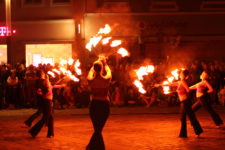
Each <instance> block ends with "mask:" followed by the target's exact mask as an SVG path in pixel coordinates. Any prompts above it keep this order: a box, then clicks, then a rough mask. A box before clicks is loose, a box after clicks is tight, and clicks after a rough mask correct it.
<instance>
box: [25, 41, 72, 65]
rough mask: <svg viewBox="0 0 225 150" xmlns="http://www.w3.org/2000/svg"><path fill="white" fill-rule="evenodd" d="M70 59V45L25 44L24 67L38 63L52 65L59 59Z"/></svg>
mask: <svg viewBox="0 0 225 150" xmlns="http://www.w3.org/2000/svg"><path fill="white" fill-rule="evenodd" d="M69 58H72V44H27V45H26V66H29V65H31V64H33V65H34V66H37V65H38V64H39V63H42V64H47V63H50V64H52V65H54V64H55V63H59V62H60V60H61V59H69Z"/></svg>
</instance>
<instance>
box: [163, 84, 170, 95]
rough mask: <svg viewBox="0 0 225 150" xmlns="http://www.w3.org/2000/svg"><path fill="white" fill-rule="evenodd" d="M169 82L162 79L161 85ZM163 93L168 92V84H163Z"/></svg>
mask: <svg viewBox="0 0 225 150" xmlns="http://www.w3.org/2000/svg"><path fill="white" fill-rule="evenodd" d="M168 84H169V82H168V81H164V82H163V85H168ZM163 93H164V94H169V93H170V87H169V86H163Z"/></svg>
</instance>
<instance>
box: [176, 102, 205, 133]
mask: <svg viewBox="0 0 225 150" xmlns="http://www.w3.org/2000/svg"><path fill="white" fill-rule="evenodd" d="M191 105H192V102H191V100H190V99H186V100H184V101H182V102H181V104H180V113H181V118H180V119H181V129H180V135H179V136H180V137H187V121H186V116H188V117H189V120H190V122H191V125H192V126H193V128H194V131H195V134H196V135H199V134H201V133H202V132H203V130H202V127H201V125H200V124H199V122H198V120H197V118H196V116H195V113H194V111H193V110H192V108H191Z"/></svg>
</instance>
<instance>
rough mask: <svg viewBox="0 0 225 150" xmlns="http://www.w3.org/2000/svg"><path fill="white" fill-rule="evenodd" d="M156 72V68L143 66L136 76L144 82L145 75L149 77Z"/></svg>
mask: <svg viewBox="0 0 225 150" xmlns="http://www.w3.org/2000/svg"><path fill="white" fill-rule="evenodd" d="M153 72H154V66H152V65H148V66H145V67H144V66H141V67H140V68H139V69H138V70H137V71H136V74H137V76H138V79H139V80H143V76H144V75H148V74H149V73H153Z"/></svg>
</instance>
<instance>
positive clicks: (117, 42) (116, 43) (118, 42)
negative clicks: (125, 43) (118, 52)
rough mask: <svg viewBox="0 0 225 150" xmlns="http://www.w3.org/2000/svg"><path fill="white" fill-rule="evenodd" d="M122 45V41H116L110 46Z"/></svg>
mask: <svg viewBox="0 0 225 150" xmlns="http://www.w3.org/2000/svg"><path fill="white" fill-rule="evenodd" d="M121 43H122V41H121V40H114V41H112V43H111V45H110V46H111V47H117V46H119V45H121Z"/></svg>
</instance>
